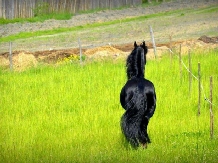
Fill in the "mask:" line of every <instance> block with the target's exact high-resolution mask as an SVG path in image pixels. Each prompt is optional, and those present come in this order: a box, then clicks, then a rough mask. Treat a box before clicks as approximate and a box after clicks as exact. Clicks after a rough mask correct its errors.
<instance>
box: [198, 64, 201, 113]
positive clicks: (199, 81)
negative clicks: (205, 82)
mask: <svg viewBox="0 0 218 163" xmlns="http://www.w3.org/2000/svg"><path fill="white" fill-rule="evenodd" d="M198 92H199V94H198V115H200V114H201V64H200V62H198Z"/></svg>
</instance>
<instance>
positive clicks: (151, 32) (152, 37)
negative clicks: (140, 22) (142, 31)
mask: <svg viewBox="0 0 218 163" xmlns="http://www.w3.org/2000/svg"><path fill="white" fill-rule="evenodd" d="M149 28H150V34H151V41H152V44H153V48H154V57H155V58H156V55H157V54H156V45H155V41H154V33H153V30H152V27H151V26H150V25H149Z"/></svg>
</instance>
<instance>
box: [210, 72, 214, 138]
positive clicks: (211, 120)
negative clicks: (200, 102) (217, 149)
mask: <svg viewBox="0 0 218 163" xmlns="http://www.w3.org/2000/svg"><path fill="white" fill-rule="evenodd" d="M212 100H213V78H212V76H211V77H210V138H211V139H212V138H213V126H214V119H213V104H212Z"/></svg>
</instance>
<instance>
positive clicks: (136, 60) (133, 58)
mask: <svg viewBox="0 0 218 163" xmlns="http://www.w3.org/2000/svg"><path fill="white" fill-rule="evenodd" d="M147 52H148V48H147V46H146V45H145V42H144V41H143V42H142V43H141V44H140V45H139V46H138V45H137V44H136V42H134V49H133V51H132V52H131V53H130V55H129V56H128V58H127V60H126V67H127V69H126V72H127V78H128V79H133V78H144V71H145V65H146V54H147Z"/></svg>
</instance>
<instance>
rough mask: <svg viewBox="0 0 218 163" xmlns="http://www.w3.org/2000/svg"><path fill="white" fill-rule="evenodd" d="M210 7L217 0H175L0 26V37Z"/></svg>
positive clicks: (216, 3)
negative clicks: (65, 18)
mask: <svg viewBox="0 0 218 163" xmlns="http://www.w3.org/2000/svg"><path fill="white" fill-rule="evenodd" d="M210 5H218V0H175V1H173V2H165V3H162V4H160V5H158V6H150V7H131V8H127V9H123V10H104V11H100V12H96V13H90V14H81V15H75V16H73V17H72V19H70V20H47V21H45V22H36V23H14V24H6V25H1V26H0V37H4V36H9V35H12V34H17V33H20V32H31V31H38V30H49V29H54V28H59V27H73V26H79V25H84V24H88V23H94V22H105V21H109V20H117V19H122V18H126V17H134V16H141V15H148V14H154V13H158V12H164V11H171V10H178V9H187V8H190V9H192V8H202V7H207V6H210Z"/></svg>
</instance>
